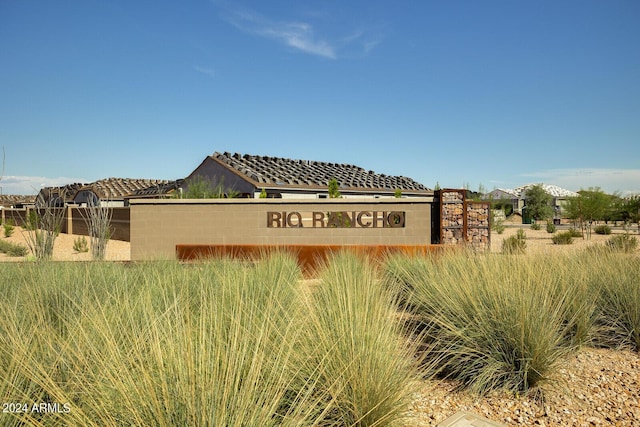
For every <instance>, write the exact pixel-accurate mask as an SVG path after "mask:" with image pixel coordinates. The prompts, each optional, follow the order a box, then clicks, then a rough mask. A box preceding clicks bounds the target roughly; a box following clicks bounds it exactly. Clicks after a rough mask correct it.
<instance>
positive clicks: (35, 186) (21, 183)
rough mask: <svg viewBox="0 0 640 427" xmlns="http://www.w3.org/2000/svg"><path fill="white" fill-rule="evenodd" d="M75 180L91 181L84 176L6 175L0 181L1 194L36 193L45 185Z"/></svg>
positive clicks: (59, 184) (61, 183)
mask: <svg viewBox="0 0 640 427" xmlns="http://www.w3.org/2000/svg"><path fill="white" fill-rule="evenodd" d="M74 182H91V181H90V180H87V179H84V178H69V177H56V178H48V177H43V176H11V175H9V176H5V177H4V178H2V181H0V191H1V194H16V195H35V194H37V193H38V192H39V191H40V189H41V188H43V187H58V186H63V185H67V184H73V183H74Z"/></svg>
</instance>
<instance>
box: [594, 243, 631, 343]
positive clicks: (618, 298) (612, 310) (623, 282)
mask: <svg viewBox="0 0 640 427" xmlns="http://www.w3.org/2000/svg"><path fill="white" fill-rule="evenodd" d="M583 260H584V263H585V264H589V265H591V266H592V267H591V268H590V270H589V275H588V277H587V283H588V287H589V289H591V290H592V292H593V293H594V294H595V296H596V297H597V308H598V311H597V315H598V319H597V332H598V333H597V336H596V343H595V344H596V345H600V346H605V347H611V348H626V349H631V350H634V351H637V352H640V258H638V256H635V255H628V254H620V253H616V252H615V251H611V250H608V248H604V249H600V250H595V251H589V252H586V253H585V254H584V256H583Z"/></svg>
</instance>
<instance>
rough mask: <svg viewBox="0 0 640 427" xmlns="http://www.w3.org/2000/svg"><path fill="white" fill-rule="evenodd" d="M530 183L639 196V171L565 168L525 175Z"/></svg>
mask: <svg viewBox="0 0 640 427" xmlns="http://www.w3.org/2000/svg"><path fill="white" fill-rule="evenodd" d="M521 176H523V177H525V178H527V179H530V180H531V182H541V183H544V184H552V185H557V186H559V187H562V188H565V189H567V190H572V191H579V190H586V189H588V188H596V187H600V189H601V190H602V191H604V192H605V193H609V194H612V193H615V192H618V193H620V194H621V195H622V196H626V195H629V194H640V169H613V168H567V169H549V170H544V171H538V172H531V173H525V174H522V175H521Z"/></svg>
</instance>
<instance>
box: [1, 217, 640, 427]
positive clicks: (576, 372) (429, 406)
mask: <svg viewBox="0 0 640 427" xmlns="http://www.w3.org/2000/svg"><path fill="white" fill-rule="evenodd" d="M520 228H521V229H524V231H525V233H526V236H527V240H526V242H527V247H526V254H530V255H536V254H566V253H571V252H577V251H582V250H584V249H585V248H586V247H588V246H591V245H597V244H604V242H605V241H606V240H607V239H608V238H609V237H610V236H605V235H598V234H595V233H594V234H593V235H592V237H591V239H590V240H583V239H578V238H577V239H575V240H574V242H573V244H571V245H554V244H553V242H552V241H551V235H550V234H549V233H547V231H546V230H544V227H543V229H542V230H532V229H530V227H529V226H525V225H521V224H516V223H511V224H507V227H506V228H505V230H504V232H503V233H501V234H497V233H492V235H491V252H493V253H499V252H500V251H501V245H502V241H503V240H504V239H506V238H508V237H509V236H512V235H514V234H515V233H516V232H517V230H518V229H520ZM622 232H623V231H622V230H621V229H618V228H616V229H614V233H622ZM23 233H24V231H23V230H22V229H21V228H20V227H16V229H15V232H14V233H13V235H12V236H11V237H8V238H7V237H2V239H5V240H8V241H11V242H13V243H17V244H23V245H26V240H25V236H24V234H23ZM632 233H633V235H635V236H637V229H635V228H634V230H633V231H632ZM77 238H78V236H74V235H66V234H60V235H59V236H58V238H57V239H56V242H55V247H54V255H53V260H54V261H90V260H91V256H90V254H89V253H87V252H77V251H74V249H73V247H74V241H75V239H77ZM28 259H30V257H29V256H27V257H9V256H7V255H6V254H0V261H4V262H20V261H25V260H28ZM107 259H108V260H111V261H128V260H129V259H130V244H129V243H128V242H123V241H116V240H112V241H110V242H109V244H108V246H107ZM0 269H2V267H1V266H0ZM559 365H560V366H559V367H558V369H556V371H555V372H556V378H554V379H553V381H550V382H547V383H545V384H544V385H542V386H541V387H540V388H539V389H537V390H536V391H535V392H533V393H523V394H519V393H515V394H514V393H512V392H503V391H490V392H488V393H486V394H485V395H483V396H480V395H477V394H473V393H471V392H469V391H464V390H463V391H460V390H458V389H457V385H458V384H457V383H455V382H453V381H446V380H442V381H439V382H433V381H424V383H423V384H422V386H421V388H422V391H421V392H419V393H417V394H416V395H415V396H414V400H413V403H412V404H411V405H410V408H409V409H408V415H409V421H408V422H407V424H406V425H407V426H409V425H410V426H435V425H437V424H438V423H440V422H442V421H443V420H444V419H446V418H447V417H449V416H451V415H453V414H455V413H457V412H459V411H470V412H473V413H475V414H478V415H480V416H483V417H486V418H488V419H490V420H493V421H496V422H499V423H503V424H504V425H511V426H533V425H541V426H609V425H611V426H634V425H639V424H640V379H639V378H640V377H639V374H638V373H639V372H640V354H638V353H637V352H634V351H630V350H624V349H619V350H614V349H603V348H590V347H583V348H581V349H579V350H578V351H576V352H573V353H571V354H570V355H569V356H568V357H566V358H564V359H563V360H561V362H560V364H559Z"/></svg>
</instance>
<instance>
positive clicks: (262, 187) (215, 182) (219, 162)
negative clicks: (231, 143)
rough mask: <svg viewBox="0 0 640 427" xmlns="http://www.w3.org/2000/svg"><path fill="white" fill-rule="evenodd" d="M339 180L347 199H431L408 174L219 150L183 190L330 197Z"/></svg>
mask: <svg viewBox="0 0 640 427" xmlns="http://www.w3.org/2000/svg"><path fill="white" fill-rule="evenodd" d="M331 179H335V180H336V181H337V182H338V187H339V191H340V194H341V195H342V196H343V197H353V196H360V197H362V196H366V197H393V196H394V195H395V194H396V193H397V192H398V191H399V192H401V194H402V196H408V197H412V196H413V197H415V196H433V191H432V190H431V189H429V188H427V187H425V186H424V185H422V184H420V183H418V182H416V181H414V180H412V179H411V178H407V177H404V176H389V175H384V174H379V173H375V172H373V171H371V170H366V169H363V168H361V167H359V166H354V165H350V164H343V163H327V162H318V161H313V160H293V159H288V158H281V157H270V156H255V155H247V154H245V155H242V154H238V153H236V154H230V153H227V152H225V153H219V152H215V153H214V154H212V155H211V156H207V157H206V158H205V159H204V160H203V161H202V163H201V164H200V165H199V166H198V167H197V168H196V169H195V170H194V171H193V172H191V174H190V175H189V176H188V177H187V178H185V182H184V184H183V187H184V188H183V192H187V191H188V189H189V185H190V184H192V183H194V182H195V181H196V180H204V181H206V182H208V183H209V184H210V185H211V186H220V187H222V188H224V189H225V192H233V193H234V194H237V195H238V197H259V196H260V193H261V192H262V191H264V192H265V193H266V195H267V197H274V198H293V197H296V198H300V197H303V198H326V197H328V183H329V181H330V180H331Z"/></svg>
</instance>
